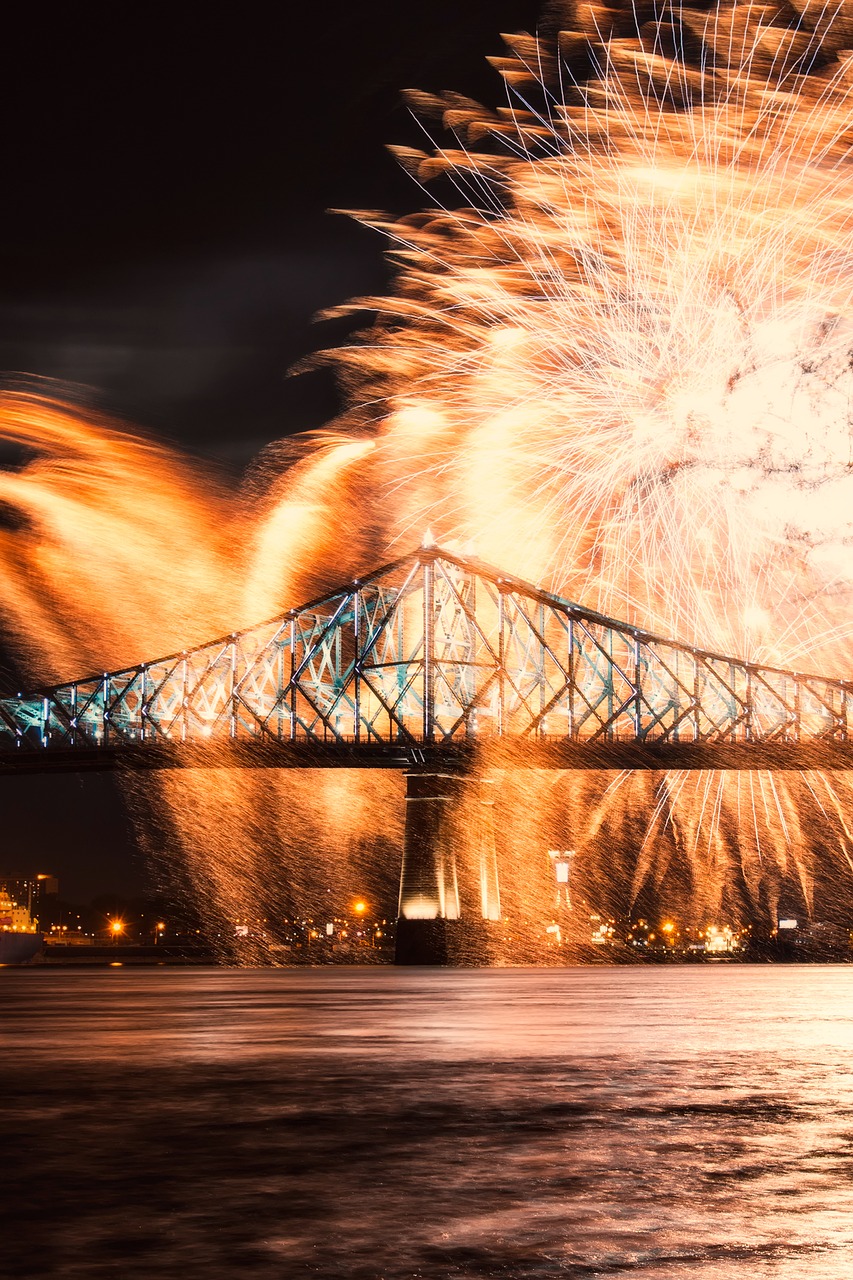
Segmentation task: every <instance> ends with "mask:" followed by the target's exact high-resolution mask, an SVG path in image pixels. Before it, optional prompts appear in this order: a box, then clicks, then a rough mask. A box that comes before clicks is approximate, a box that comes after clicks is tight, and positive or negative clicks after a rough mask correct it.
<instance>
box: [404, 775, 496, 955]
mask: <svg viewBox="0 0 853 1280" xmlns="http://www.w3.org/2000/svg"><path fill="white" fill-rule="evenodd" d="M493 785H494V784H492V783H489V782H487V781H485V780H483V779H480V778H472V777H467V776H461V775H454V774H440V773H409V774H407V775H406V828H405V837H404V844H403V865H402V869H401V873H400V900H399V909H398V912H397V915H398V919H397V942H396V949H395V954H394V962H395V964H433V965H442V964H452V963H459V962H460V961H461V962H468V963H481V964H482V963H484V962H487V960H488V941H489V935H490V932H491V930H490V925H491V926H492V927H493V926H494V924H495V923H496V922H497V921H499V920H500V918H501V905H500V889H499V885H498V868H497V858H496V854H495V827H494V798H493V796H492V789H493Z"/></svg>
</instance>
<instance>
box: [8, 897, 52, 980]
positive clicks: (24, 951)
mask: <svg viewBox="0 0 853 1280" xmlns="http://www.w3.org/2000/svg"><path fill="white" fill-rule="evenodd" d="M43 945H44V934H43V933H39V931H38V927H37V926H36V924H35V922H34V920H33V918H32V916H31V915H30V913H29V910H28V908H27V907H24V906H21V904H20V903H18V902H15V901H14V899H13V898H11V897H10V896H9V892H8V890H7V889H6V888H0V965H2V964H29V963H30V962H31V961H32V960H35V958H36V956H40V955H41V952H42V946H43Z"/></svg>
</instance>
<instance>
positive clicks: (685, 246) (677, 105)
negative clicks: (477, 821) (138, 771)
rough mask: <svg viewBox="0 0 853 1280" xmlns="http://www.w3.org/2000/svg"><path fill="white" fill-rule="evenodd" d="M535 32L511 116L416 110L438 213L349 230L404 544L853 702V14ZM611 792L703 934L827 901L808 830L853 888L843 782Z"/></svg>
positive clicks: (729, 6) (452, 102)
mask: <svg viewBox="0 0 853 1280" xmlns="http://www.w3.org/2000/svg"><path fill="white" fill-rule="evenodd" d="M544 25H545V29H546V34H544V35H540V36H539V37H537V38H532V37H528V36H514V37H508V38H507V43H508V46H509V52H508V55H507V56H506V57H505V58H499V59H495V60H494V62H495V64H496V66H497V68H498V70H499V71H500V73H501V74H502V76H503V78H504V81H505V84H506V88H507V94H506V104H505V105H504V106H503V107H501V108H500V109H498V110H496V111H486V110H484V109H483V108H482V107H480V106H479V105H478V104H476V103H472V102H470V101H468V100H465V99H462V98H460V97H459V96H458V95H454V94H445V95H443V96H441V97H438V98H437V97H431V96H428V95H424V94H418V93H413V94H411V95H409V96H410V101H411V104H412V107H413V109H414V110H415V111H416V113H417V114H418V115H419V116H420V117H426V118H427V120H428V121H431V122H432V123H431V128H432V129H435V128H436V127H440V128H443V129H444V130H445V131H446V132H445V137H446V138H447V139H448V140H447V141H446V143H445V144H444V145H440V146H437V147H434V148H433V149H430V150H425V151H416V150H413V149H402V150H400V152H399V154H400V156H401V159H402V160H403V162H404V163H405V164H406V165H407V167H408V168H409V169H410V170H411V171H412V173H413V174H414V175H415V177H416V178H417V180H418V181H419V182H421V183H424V184H427V183H430V182H433V181H435V182H437V183H438V184H439V187H438V189H439V191H440V192H442V193H443V195H444V196H445V197H446V198H445V199H444V200H443V202H441V203H438V204H437V205H436V207H435V208H434V209H433V210H431V211H430V212H428V213H422V214H418V215H416V216H414V217H409V218H406V219H403V220H402V221H397V222H390V221H388V220H385V219H381V218H378V217H376V216H375V215H361V216H362V217H364V218H365V219H366V220H367V221H369V222H371V223H373V224H374V225H377V226H379V227H380V228H381V230H382V231H383V232H384V233H385V234H386V235H387V236H389V237H390V240H391V248H392V254H393V256H394V258H395V259H396V261H397V264H398V284H397V289H396V292H395V294H394V295H393V296H391V297H386V298H378V299H377V298H373V299H367V300H364V301H363V302H362V303H361V304H356V306H358V305H366V306H367V307H369V308H370V309H371V310H373V311H375V312H376V320H375V322H374V324H373V325H372V327H371V328H370V329H369V330H367V331H366V332H365V333H364V334H362V335H361V339H360V341H357V342H355V343H354V344H352V345H351V346H350V347H349V348H347V349H346V350H343V351H336V352H334V353H331V357H330V358H331V359H333V360H334V361H335V362H336V363H337V364H338V365H339V366H341V368H342V371H343V376H344V381H345V384H346V386H347V389H348V391H349V393H350V395H351V396H352V397H353V399H354V400H355V401H357V402H359V403H362V404H365V403H370V404H372V405H376V404H380V405H382V406H383V412H382V421H381V424H380V425H379V427H378V447H377V454H376V458H375V462H374V465H376V464H381V462H382V461H383V460H384V464H385V466H386V467H387V469H388V474H389V477H390V479H389V483H391V484H392V485H393V486H394V490H395V493H396V496H397V501H398V511H397V513H396V517H397V531H398V533H399V534H406V533H408V532H409V531H410V530H411V529H412V528H422V527H423V525H424V524H425V523H427V522H428V523H429V524H430V525H431V526H432V528H433V529H434V530H438V531H440V533H439V537H440V539H442V540H445V539H458V540H460V541H461V542H462V543H463V544H464V543H468V542H469V541H473V542H474V543H475V545H476V547H477V550H478V552H479V554H480V555H482V556H483V557H484V558H486V559H488V560H491V561H492V562H493V563H497V564H500V565H502V566H505V567H506V568H508V569H510V570H514V571H516V572H518V573H520V574H522V575H523V576H526V577H528V578H534V577H535V578H538V579H539V580H540V581H542V582H543V583H546V584H547V585H549V586H550V587H552V588H553V589H556V590H557V591H559V592H560V593H561V594H563V595H568V596H570V597H572V598H575V599H579V600H582V601H584V602H585V603H586V604H589V605H593V606H594V607H597V608H599V609H602V610H604V611H605V612H607V613H610V614H611V615H616V616H619V617H623V618H626V619H628V620H630V621H634V622H637V623H639V624H642V625H645V626H651V627H654V628H656V629H659V630H662V631H664V632H668V633H669V634H672V635H675V636H678V637H679V638H681V639H684V640H687V641H692V642H694V643H697V644H699V645H704V646H707V647H712V648H715V649H719V650H723V651H725V652H730V653H732V654H737V655H739V656H743V657H746V658H750V659H753V660H764V661H769V662H772V663H777V664H779V665H784V666H799V667H800V668H802V667H808V668H811V669H816V670H821V671H823V672H826V673H830V672H831V673H833V674H848V673H849V669H850V662H851V656H853V646H851V643H850V641H851V636H852V635H853V624H851V606H853V434H852V433H851V423H853V419H851V395H853V253H851V247H850V246H851V235H850V233H851V216H852V215H853V157H852V156H851V147H853V126H851V120H853V110H851V108H852V107H853V99H852V98H851V90H853V55H851V54H849V53H847V52H845V47H846V46H848V45H850V44H853V21H851V11H850V10H849V9H848V7H847V6H846V5H844V4H831V5H813V4H805V5H803V4H798V5H797V6H796V7H792V6H790V5H784V4H783V5H770V6H768V5H751V4H743V3H724V4H721V5H719V6H716V7H709V6H702V7H696V8H686V7H682V6H677V5H668V4H660V5H641V6H636V5H635V6H624V7H623V8H621V9H606V8H604V7H602V6H599V5H595V4H584V3H578V4H574V5H569V6H563V7H562V8H560V9H558V10H554V11H552V12H551V13H550V14H549V15H548V16H547V19H546V21H545V24H544ZM360 425H361V424H360ZM839 785H840V789H841V791H844V790H845V788H846V784H845V783H841V784H839ZM637 791H639V793H640V794H639V795H638V794H637ZM617 793H618V800H617V803H618V804H628V806H629V808H633V809H634V811H638V810H639V811H642V812H643V813H645V815H646V818H647V820H648V827H647V835H646V838H645V841H644V842H643V847H642V852H641V856H640V859H639V864H638V865H637V866H636V867H635V868H634V870H633V871H632V873H631V875H630V877H629V878H630V880H631V883H632V892H633V893H636V892H638V891H639V888H640V886H641V885H642V884H643V882H644V881H645V880H646V879H648V878H651V879H655V878H660V875H661V874H663V873H662V870H661V862H662V861H663V863H668V862H669V861H670V859H671V857H672V856H673V851H675V852H677V853H678V854H679V856H681V855H684V854H686V855H687V860H688V863H689V865H690V867H691V869H692V879H693V886H694V890H695V887H696V886H697V885H701V886H702V896H707V898H708V900H709V901H710V902H712V903H713V904H716V905H719V903H720V901H721V900H722V899H723V898H724V897H725V895H726V892H727V890H726V885H727V884H728V885H729V887H731V884H732V882H733V880H739V881H741V882H742V889H743V886H745V892H746V894H747V896H748V897H749V898H750V899H752V900H753V901H754V900H756V899H757V898H758V897H759V896H760V892H761V882H762V881H764V882H766V881H767V880H768V877H769V879H771V880H772V879H773V878H774V877H777V878H782V879H784V878H785V877H786V876H788V875H789V874H791V873H793V874H794V878H795V879H798V880H799V884H800V888H801V891H802V893H803V895H804V896H805V898H806V901H807V902H810V900H811V886H812V884H813V879H814V874H815V867H814V863H813V860H812V854H813V852H814V846H815V843H816V842H815V840H814V839H813V838H812V837H811V836H809V835H807V834H806V832H805V830H804V826H808V824H809V823H810V822H811V821H812V820H813V819H815V818H816V819H817V821H818V823H819V824H820V828H821V830H823V831H825V832H827V833H828V834H827V841H828V842H831V843H832V844H833V845H836V844H837V847H836V849H835V853H836V855H837V854H839V852H840V855H841V865H842V866H843V868H844V871H845V874H847V873H849V865H848V864H849V852H848V843H849V842H848V840H847V835H846V833H845V832H844V830H843V828H839V827H838V825H837V818H838V812H839V802H838V798H837V789H836V791H834V790H833V789H832V788H830V787H829V786H828V785H827V783H826V781H825V779H822V778H806V779H803V780H801V781H800V782H799V783H797V784H795V786H794V787H793V789H792V788H791V787H788V786H783V785H780V784H778V783H777V782H776V781H775V780H774V778H773V777H772V776H771V775H764V776H759V775H753V776H749V777H744V778H743V779H741V780H736V779H729V780H725V779H723V778H722V777H718V778H707V777H705V778H701V779H695V778H691V779H688V778H685V777H680V778H672V777H671V778H668V779H665V780H664V782H663V783H662V784H661V785H660V786H659V787H658V789H657V792H656V795H655V798H654V800H653V799H652V798H651V795H650V793H649V788H648V785H647V784H645V783H643V782H640V781H639V780H635V782H634V783H630V785H629V780H625V781H623V783H622V784H621V786H620V787H619V788H617ZM576 795H577V792H576ZM610 795H611V797H612V790H611V792H610ZM583 806H587V807H588V808H590V809H591V810H592V811H593V812H595V811H596V809H597V808H598V809H601V810H602V812H604V813H606V812H607V811H608V808H609V807H610V806H609V804H608V802H605V803H604V804H603V805H596V804H592V803H591V797H590V795H589V794H588V793H587V792H586V790H585V791H584V795H583V797H582V798H581V801H580V805H578V806H573V809H574V814H575V821H576V823H578V824H580V823H581V819H580V817H579V809H580V807H583ZM602 821H604V819H601V818H595V819H594V820H593V823H592V828H593V829H599V828H600V825H601V822H602ZM585 825H586V826H587V831H588V833H589V838H590V839H592V831H591V829H590V827H589V825H588V824H585ZM836 837H837V840H836ZM612 838H613V837H611V839H612ZM662 848H663V849H664V850H665V852H664V853H663V854H661V853H660V850H661V849H662ZM667 850H668V851H667ZM824 852H825V850H824ZM764 888H765V889H766V883H765V885H764ZM773 896H774V893H773V891H770V898H773ZM770 905H771V910H772V909H773V906H772V903H771V904H770Z"/></svg>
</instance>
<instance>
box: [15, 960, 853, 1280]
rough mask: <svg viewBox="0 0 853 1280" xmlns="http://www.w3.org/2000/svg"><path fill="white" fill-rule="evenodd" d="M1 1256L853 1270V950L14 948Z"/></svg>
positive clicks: (32, 1272) (805, 1276)
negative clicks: (227, 953)
mask: <svg viewBox="0 0 853 1280" xmlns="http://www.w3.org/2000/svg"><path fill="white" fill-rule="evenodd" d="M0 1005H2V1017H0V1034H2V1045H3V1053H2V1057H0V1089H2V1097H3V1099H4V1103H3V1106H4V1113H5V1114H4V1118H3V1122H2V1123H3V1129H4V1135H5V1140H4V1143H3V1152H4V1155H3V1161H2V1164H3V1175H4V1183H5V1191H4V1202H5V1208H6V1217H7V1222H8V1226H7V1227H6V1230H5V1232H4V1233H3V1245H2V1257H0V1275H3V1276H6V1275H8V1276H9V1277H18V1276H58V1277H81V1278H83V1277H85V1278H86V1280H89V1278H90V1277H91V1278H99V1277H116V1278H118V1277H121V1278H122V1280H124V1277H130V1278H132V1280H136V1278H137V1277H138V1278H140V1280H141V1278H143V1277H144V1278H145V1280H149V1278H150V1277H154V1276H157V1277H160V1278H163V1280H166V1278H168V1277H172V1276H174V1277H179V1276H180V1277H183V1278H184V1280H194V1278H195V1277H205V1278H206V1280H218V1277H225V1276H228V1277H236V1276H242V1275H251V1276H259V1277H264V1278H266V1277H269V1278H270V1280H272V1278H273V1277H275V1278H276V1280H279V1278H281V1280H289V1277H299V1276H324V1277H325V1276H328V1277H338V1276H347V1277H356V1278H359V1280H362V1278H363V1280H379V1278H382V1280H398V1278H399V1280H402V1278H403V1277H406V1278H408V1277H428V1278H433V1277H434V1278H435V1280H445V1278H448V1280H449V1278H450V1277H466V1278H467V1277H470V1278H477V1280H479V1277H492V1276H498V1277H520V1278H522V1280H524V1278H526V1277H549V1276H554V1277H557V1276H560V1277H606V1276H627V1277H631V1278H632V1280H658V1278H664V1277H673V1278H676V1277H679V1278H680V1277H685V1278H687V1277H689V1278H690V1280H728V1278H729V1277H732V1278H734V1277H750V1278H752V1280H763V1278H764V1277H768V1278H769V1277H774V1278H776V1277H778V1278H780V1280H789V1278H790V1280H794V1278H796V1280H843V1278H844V1277H846V1276H849V1275H853V1055H852V1054H851V1051H852V1050H853V968H845V967H838V968H834V967H817V966H815V967H811V966H810V967H802V968H796V967H785V966H763V967H748V966H736V967H727V966H720V967H714V966H702V967H696V968H693V967H690V968H677V967H666V968H659V969H649V968H639V969H621V968H620V969H604V968H595V969H568V970H467V971H466V970H446V971H441V970H420V971H417V970H393V969H375V968H371V969H364V970H360V969H351V970H347V969H334V970H304V969H300V970H283V969H279V970H221V969H219V970H217V969H209V970H175V969H166V968H163V969H154V970H145V971H140V970H128V969H121V968H119V969H108V970H101V971H97V972H80V971H78V970H66V971H57V970H45V969H42V970H39V969H31V970H5V971H0Z"/></svg>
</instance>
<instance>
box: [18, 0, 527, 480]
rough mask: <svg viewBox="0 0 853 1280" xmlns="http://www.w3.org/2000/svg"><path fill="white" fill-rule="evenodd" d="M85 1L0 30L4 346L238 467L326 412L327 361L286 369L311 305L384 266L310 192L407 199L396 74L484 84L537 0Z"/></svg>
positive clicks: (27, 365)
mask: <svg viewBox="0 0 853 1280" xmlns="http://www.w3.org/2000/svg"><path fill="white" fill-rule="evenodd" d="M84 8H85V7H84ZM98 8H99V11H100V12H101V13H106V14H108V15H110V16H108V17H107V18H106V19H105V20H104V19H102V18H99V19H98V20H97V21H95V20H94V19H92V18H91V17H89V18H88V19H87V18H85V17H84V18H83V19H82V20H81V19H80V18H79V13H80V10H79V8H77V9H74V10H72V9H69V10H67V12H66V15H65V16H64V18H61V19H60V20H59V21H58V22H57V23H56V24H53V22H52V25H50V26H49V27H48V26H47V25H46V24H45V23H44V21H43V19H42V18H41V16H36V15H37V13H38V11H37V10H34V15H33V17H32V20H31V24H30V26H29V29H28V30H25V29H23V28H22V29H21V33H20V37H19V39H18V41H17V45H18V48H19V50H20V56H19V57H16V58H10V57H9V53H8V46H7V56H6V58H5V59H4V64H5V65H4V74H3V76H2V77H0V84H2V94H3V96H4V97H5V102H4V104H3V113H4V114H3V118H4V120H5V121H6V130H5V132H6V138H7V141H6V145H5V147H4V157H3V164H4V169H5V172H6V180H7V185H6V194H5V197H4V201H3V213H2V217H3V220H4V223H5V226H4V235H3V238H2V251H3V267H2V272H0V363H2V366H3V367H4V368H5V369H7V370H10V369H12V370H14V369H18V370H26V371H27V372H35V373H41V374H47V375H49V376H52V377H58V378H63V379H68V380H70V381H73V382H76V383H83V384H87V385H88V386H89V387H91V388H92V395H93V396H97V398H98V401H99V403H101V404H102V405H105V406H106V407H108V408H110V409H111V410H114V411H116V412H118V413H119V414H120V415H121V416H123V417H125V418H127V419H130V420H131V421H133V422H135V423H137V424H138V425H140V426H143V427H145V428H147V429H149V430H152V431H154V432H156V433H158V434H163V435H167V436H169V437H170V438H173V439H177V440H179V441H181V442H186V443H187V445H188V446H189V447H191V448H192V449H194V450H197V451H199V452H201V453H204V454H212V455H214V456H217V457H222V458H224V459H226V460H228V461H229V462H231V463H232V464H236V465H237V466H239V465H242V464H244V463H245V462H246V461H248V460H249V459H250V458H251V457H252V456H253V455H254V454H255V453H256V452H257V450H258V448H259V447H260V446H262V445H263V444H265V443H267V442H268V441H270V440H272V439H276V438H278V437H279V436H281V435H282V434H285V433H288V432H292V431H297V430H300V429H304V428H306V427H309V428H310V427H312V426H317V425H320V424H321V423H322V422H323V421H325V420H326V419H327V418H328V417H329V416H331V414H332V412H333V411H334V407H335V399H334V393H333V390H332V388H331V386H330V385H329V383H328V382H327V381H326V375H324V374H314V375H309V376H308V377H305V378H299V379H286V378H285V373H286V370H287V369H288V367H289V366H290V365H292V364H293V362H294V361H295V360H297V359H298V358H299V357H300V356H302V355H304V354H305V353H307V352H309V351H311V350H314V349H315V348H317V347H318V346H322V345H325V344H326V342H327V337H326V335H325V334H324V332H323V331H322V329H321V328H319V327H318V326H317V325H314V324H312V317H313V316H314V314H315V313H316V312H317V310H318V309H320V308H322V307H324V306H327V305H329V304H330V303H334V302H340V301H342V300H344V299H346V298H347V297H350V296H353V295H355V294H358V293H360V292H362V291H364V290H372V289H375V288H377V287H381V286H382V284H383V282H384V280H385V278H386V276H385V268H384V265H383V260H382V245H381V241H380V240H379V238H378V237H377V235H376V234H375V233H374V232H371V231H368V230H366V229H364V228H362V227H359V226H358V225H356V224H355V223H353V222H351V221H350V220H349V219H345V218H342V217H340V216H334V215H330V214H328V213H327V212H326V210H328V209H329V208H388V207H390V208H391V209H393V210H394V211H398V212H405V211H408V210H410V209H412V208H413V207H417V206H418V205H419V204H420V203H421V202H422V197H421V193H420V192H419V191H418V190H417V188H416V187H415V185H414V183H413V182H412V181H411V180H410V179H409V178H408V177H407V176H406V175H405V174H403V173H402V172H401V171H400V169H399V167H398V165H397V163H396V161H395V160H394V159H393V158H392V157H391V156H390V155H389V154H388V153H387V151H386V150H385V144H386V143H393V142H397V143H414V144H420V143H421V142H422V141H423V139H422V135H421V133H420V131H419V129H418V127H417V126H416V125H415V124H414V122H413V121H412V120H411V118H410V117H409V114H408V111H407V109H406V108H405V107H404V105H403V104H402V102H401V98H400V90H401V89H403V88H409V87H416V88H424V89H431V90H436V89H442V88H450V89H457V90H460V91H462V92H465V93H468V94H470V95H471V96H473V97H478V98H482V97H486V98H489V97H490V98H491V99H492V100H494V99H495V98H496V97H497V96H498V95H499V94H500V82H499V80H498V77H497V75H496V73H495V72H494V71H493V70H492V69H491V68H490V67H489V66H488V64H487V63H486V61H485V55H486V54H489V53H492V54H494V53H500V52H501V49H502V45H501V41H500V38H499V32H501V31H515V30H521V29H531V27H533V26H534V25H535V22H536V15H537V5H535V4H531V3H523V2H521V0H518V2H515V3H511V2H508V0H503V2H490V3H483V2H481V0H480V2H475V3H467V4H466V3H465V2H464V0H462V2H461V3H459V2H458V0H457V3H452V2H451V0H431V2H430V3H429V4H428V5H426V6H409V5H401V4H399V3H393V2H388V0H368V2H367V3H358V4H354V3H352V2H351V0H333V2H332V3H329V4H322V3H320V4H317V5H310V4H302V5H299V6H282V7H279V8H278V14H279V15H280V16H279V17H278V18H277V19H276V20H275V21H273V20H271V19H270V18H269V17H268V16H267V15H268V13H269V10H267V9H264V11H263V12H264V16H263V17H261V16H260V12H261V11H260V6H258V8H257V9H255V10H254V13H253V11H252V7H251V6H250V8H249V10H248V11H243V10H242V9H241V10H240V11H239V14H237V12H236V11H234V10H222V11H221V12H222V13H223V15H224V14H228V16H227V17H226V16H223V17H221V18H219V17H213V16H211V11H210V10H208V12H207V13H203V10H202V8H201V6H195V5H190V6H176V12H180V10H181V9H182V8H184V9H186V10H189V11H190V12H192V11H195V13H196V15H198V16H197V18H196V19H195V20H194V19H193V18H191V17H189V16H188V15H187V13H186V12H184V14H183V15H182V16H180V17H178V18H176V19H174V20H173V22H171V23H168V24H167V23H160V24H154V23H151V22H149V21H148V20H147V17H146V15H145V14H144V12H143V11H142V10H139V11H138V14H139V16H138V17H136V18H133V20H132V21H129V16H128V14H129V11H128V10H127V9H123V8H121V7H119V8H114V9H112V10H101V9H100V6H99V7H98ZM290 9H294V10H297V9H298V11H299V12H300V15H301V16H300V17H299V18H298V20H297V19H289V18H286V17H285V16H284V15H285V14H287V13H288V11H289V10H290ZM41 12H42V13H43V12H44V11H43V10H42V11H41ZM81 21H82V25H81ZM87 24H88V25H87Z"/></svg>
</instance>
